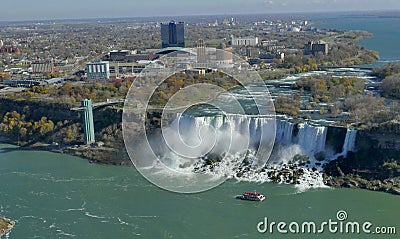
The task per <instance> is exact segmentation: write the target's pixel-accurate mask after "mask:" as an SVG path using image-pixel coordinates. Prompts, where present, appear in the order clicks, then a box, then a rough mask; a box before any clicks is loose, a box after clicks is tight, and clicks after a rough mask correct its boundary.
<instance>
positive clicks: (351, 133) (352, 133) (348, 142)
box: [341, 129, 357, 157]
mask: <svg viewBox="0 0 400 239" xmlns="http://www.w3.org/2000/svg"><path fill="white" fill-rule="evenodd" d="M356 138H357V130H356V129H347V132H346V138H345V139H344V143H343V149H342V153H341V155H342V156H343V157H346V156H347V153H348V152H350V151H354V150H355V149H356Z"/></svg>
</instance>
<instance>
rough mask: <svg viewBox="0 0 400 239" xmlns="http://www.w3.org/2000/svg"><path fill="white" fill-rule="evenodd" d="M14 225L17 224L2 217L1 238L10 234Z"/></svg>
mask: <svg viewBox="0 0 400 239" xmlns="http://www.w3.org/2000/svg"><path fill="white" fill-rule="evenodd" d="M14 225H15V222H13V221H11V220H10V219H7V218H3V217H0V238H1V237H2V236H3V235H5V234H7V233H9V232H10V231H11V230H12V228H13V227H14Z"/></svg>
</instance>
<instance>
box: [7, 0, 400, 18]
mask: <svg viewBox="0 0 400 239" xmlns="http://www.w3.org/2000/svg"><path fill="white" fill-rule="evenodd" d="M1 6H2V9H7V10H8V11H4V12H3V13H2V15H1V16H0V21H15V20H16V21H19V20H56V19H84V18H118V17H153V16H190V15H220V14H274V13H301V12H303V13H304V12H305V13H308V12H309V13H315V12H341V11H373V10H391V11H396V10H400V1H398V0H368V1H364V0H303V1H298V0H247V1H245V0H230V1H219V2H216V1H212V0H203V1H186V2H181V1H178V0H169V1H162V0H152V1H140V2H139V1H129V2H126V1H123V0H114V1H113V2H112V4H111V3H110V2H109V1H105V0H86V1H78V0H69V1H62V2H54V1H49V0H37V1H31V0H4V1H2V3H1Z"/></svg>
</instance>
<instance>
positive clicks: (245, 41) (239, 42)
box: [231, 36, 258, 46]
mask: <svg viewBox="0 0 400 239" xmlns="http://www.w3.org/2000/svg"><path fill="white" fill-rule="evenodd" d="M231 40H232V46H257V45H258V37H234V36H232V38H231Z"/></svg>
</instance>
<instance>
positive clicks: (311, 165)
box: [161, 115, 357, 191]
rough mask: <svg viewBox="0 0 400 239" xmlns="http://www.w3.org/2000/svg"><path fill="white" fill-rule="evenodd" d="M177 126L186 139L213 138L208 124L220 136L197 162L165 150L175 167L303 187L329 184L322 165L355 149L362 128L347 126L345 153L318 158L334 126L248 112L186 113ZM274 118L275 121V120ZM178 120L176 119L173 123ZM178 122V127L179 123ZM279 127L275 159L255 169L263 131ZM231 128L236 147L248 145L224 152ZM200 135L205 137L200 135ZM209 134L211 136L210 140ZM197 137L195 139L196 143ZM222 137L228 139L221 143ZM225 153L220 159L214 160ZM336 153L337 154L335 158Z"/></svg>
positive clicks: (188, 140)
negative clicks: (203, 114)
mask: <svg viewBox="0 0 400 239" xmlns="http://www.w3.org/2000/svg"><path fill="white" fill-rule="evenodd" d="M178 118H179V123H177V122H175V123H177V129H179V134H180V135H181V137H182V138H183V139H186V140H185V142H190V143H192V144H193V143H194V144H199V143H201V142H202V141H204V140H205V141H207V137H206V135H204V134H203V135H201V133H196V132H200V130H201V129H202V128H203V129H204V127H206V128H210V127H211V128H212V130H211V131H210V130H209V129H208V131H207V132H212V133H214V134H216V135H217V136H216V137H215V136H214V138H216V139H217V143H216V145H217V146H216V147H214V152H211V153H210V152H201V154H202V155H203V156H202V157H201V158H199V159H198V160H197V161H193V160H191V161H190V162H188V161H185V160H182V159H181V158H180V157H179V155H173V154H171V153H169V154H165V155H164V157H163V159H161V161H162V162H163V163H165V164H167V165H168V166H169V167H173V168H175V169H177V170H179V171H180V170H182V171H187V170H190V171H195V172H199V173H205V174H210V175H214V176H224V177H228V178H235V179H237V180H244V181H252V182H260V183H261V182H278V183H288V184H295V185H297V186H296V187H298V188H299V190H300V191H301V190H305V189H307V188H310V187H325V184H324V180H323V176H322V175H323V174H322V166H321V165H322V164H323V163H326V162H329V161H330V160H333V159H336V158H337V157H338V156H346V155H347V152H348V151H354V150H355V139H356V135H357V131H356V130H350V129H348V130H347V133H346V137H345V140H344V143H343V150H342V152H341V153H339V154H336V155H333V156H332V157H330V158H327V159H325V160H324V161H317V160H316V159H315V157H314V155H315V154H316V153H319V152H325V148H326V137H327V132H328V127H325V126H313V125H310V124H306V123H300V124H294V123H291V122H288V121H285V120H276V121H275V119H271V118H261V117H253V116H248V115H228V116H207V117H192V116H187V115H181V116H180V117H178ZM273 122H274V123H275V124H273ZM173 124H174V123H173ZM175 126H176V125H175ZM273 127H276V137H275V146H274V150H273V152H272V154H271V157H270V160H269V161H268V163H267V164H266V165H265V166H263V167H261V168H260V167H255V166H254V165H255V161H256V160H257V159H256V156H255V155H256V153H255V148H253V147H254V146H255V145H257V144H259V142H258V141H260V140H262V139H263V138H262V136H261V134H262V133H261V132H262V131H263V130H266V132H271V131H269V130H270V129H271V128H273ZM227 132H230V134H231V135H229V138H230V139H233V140H234V141H233V142H232V144H233V145H240V143H241V141H242V140H246V141H248V143H249V144H248V145H246V146H248V147H244V148H243V147H237V146H235V147H233V150H230V151H224V150H221V149H220V148H221V147H220V145H224V146H226V145H225V143H226V141H227V140H226V139H227V138H226V137H225V134H226V133H227ZM199 137H200V138H199ZM204 137H206V138H204ZM193 138H195V139H194V141H193ZM197 141H198V142H197ZM218 141H222V143H221V142H220V143H218ZM207 148H209V147H207ZM216 155H220V157H218V158H212V157H215V156H216ZM334 157H336V158H334Z"/></svg>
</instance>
